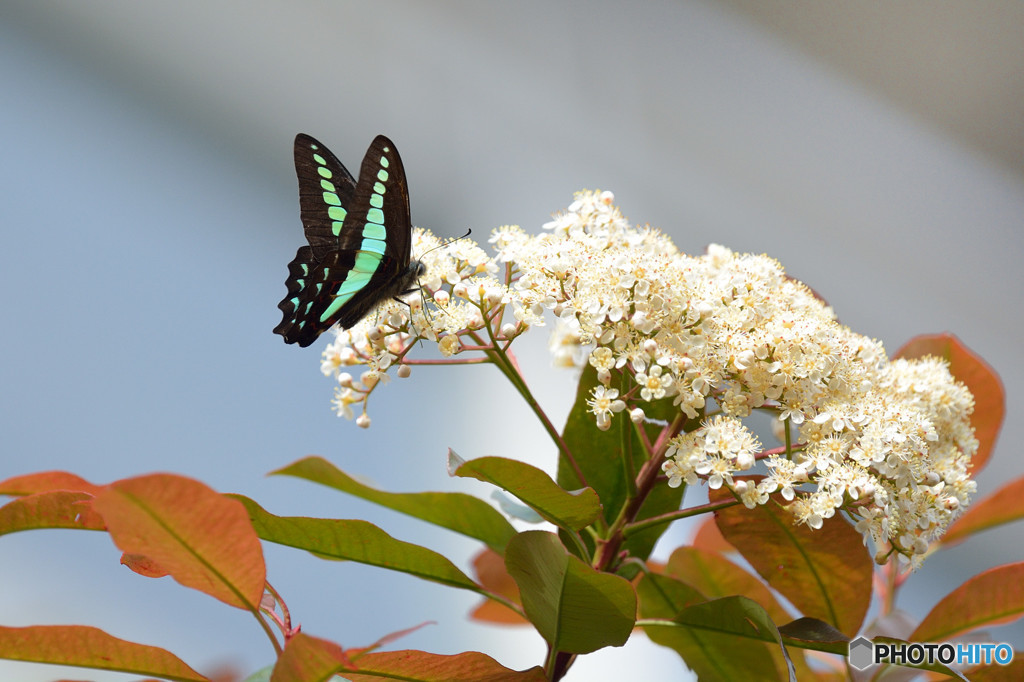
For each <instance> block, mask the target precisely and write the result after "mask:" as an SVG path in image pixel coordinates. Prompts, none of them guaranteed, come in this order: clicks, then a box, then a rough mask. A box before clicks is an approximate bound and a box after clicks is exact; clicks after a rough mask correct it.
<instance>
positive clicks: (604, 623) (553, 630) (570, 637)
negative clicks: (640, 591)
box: [505, 531, 636, 654]
mask: <svg viewBox="0 0 1024 682" xmlns="http://www.w3.org/2000/svg"><path fill="white" fill-rule="evenodd" d="M505 566H506V567H507V568H508V572H509V574H510V575H511V576H512V578H513V579H514V580H515V581H516V584H517V585H518V586H519V592H520V595H521V597H522V602H523V609H524V610H525V611H526V615H527V617H528V618H529V619H530V622H531V623H533V625H534V627H536V628H537V631H538V632H540V634H541V636H543V637H544V639H545V640H547V642H548V643H549V644H550V645H551V647H552V648H553V649H554V650H556V651H564V652H568V653H574V654H585V653H590V652H591V651H596V650H598V649H601V648H603V647H606V646H622V645H623V644H625V643H626V640H627V639H629V634H630V632H631V630H632V629H633V624H634V622H635V621H636V593H635V592H634V591H633V586H632V585H631V584H630V583H629V581H627V580H625V579H624V578H620V577H619V576H616V575H611V574H608V573H600V572H598V571H596V570H594V569H593V568H591V567H590V566H588V565H586V564H585V563H583V562H582V561H580V560H579V559H577V558H576V557H574V556H572V555H571V554H569V552H567V551H566V549H565V547H563V546H562V544H561V543H560V542H559V541H558V538H557V537H556V536H555V535H553V534H551V533H545V532H543V531H527V532H525V533H520V534H519V535H516V536H515V537H514V538H512V540H511V541H510V542H509V543H508V548H507V549H506V550H505Z"/></svg>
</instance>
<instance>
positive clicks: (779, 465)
mask: <svg viewBox="0 0 1024 682" xmlns="http://www.w3.org/2000/svg"><path fill="white" fill-rule="evenodd" d="M612 202H613V197H612V195H611V193H610V192H603V193H602V192H582V193H580V194H578V195H577V198H576V200H575V201H574V202H573V203H572V204H571V205H570V206H569V208H568V210H567V211H566V212H564V213H562V214H560V215H558V216H557V217H556V218H555V219H554V220H553V221H552V222H550V223H547V224H546V225H545V226H544V227H545V232H544V233H542V234H540V235H536V236H532V235H527V234H526V233H525V232H523V231H522V230H521V229H520V228H519V227H517V226H505V227H501V228H499V229H497V230H495V231H494V234H493V236H492V238H491V240H490V241H491V243H492V244H493V245H494V247H495V249H496V250H497V256H496V257H495V258H494V259H490V258H488V257H487V256H486V254H485V253H484V252H483V251H482V250H481V249H479V248H478V247H477V246H476V245H475V244H473V243H472V242H470V241H468V240H460V241H454V242H449V243H448V244H446V245H442V246H440V247H439V248H436V250H434V251H428V249H430V248H434V247H438V241H437V240H436V238H434V237H432V236H430V235H428V234H426V233H423V232H420V231H417V233H416V235H415V242H414V250H415V252H416V253H424V254H425V256H424V257H423V260H424V262H425V264H426V265H427V273H428V274H427V277H426V278H425V279H424V280H423V281H422V282H421V284H422V285H423V287H424V290H425V294H426V295H427V296H429V297H431V298H432V306H433V307H434V308H436V310H435V312H433V313H432V314H430V315H425V314H424V310H423V307H422V306H421V305H419V301H418V300H414V301H412V302H411V303H410V304H409V306H403V305H399V304H397V303H389V304H387V305H385V306H382V308H381V310H380V311H379V312H378V313H377V314H376V315H373V314H371V315H370V316H368V318H367V319H365V320H364V321H363V322H361V323H360V324H358V325H356V326H355V327H354V328H353V329H351V330H349V331H348V332H343V333H341V334H339V336H338V337H337V339H336V340H335V342H334V343H332V344H331V346H330V347H329V348H328V349H327V350H326V351H325V352H324V364H323V371H324V373H325V374H332V373H333V374H334V375H335V376H337V377H338V378H339V384H340V386H339V389H338V392H337V394H336V398H335V405H336V406H337V409H338V411H339V414H344V415H346V416H351V405H352V404H354V403H357V402H361V401H363V402H364V401H365V399H366V397H367V396H368V394H369V392H370V391H372V389H373V387H374V386H375V385H376V384H377V383H378V382H379V380H380V378H381V377H382V376H383V373H384V372H385V371H386V370H387V369H388V367H389V366H391V365H393V364H395V363H396V362H398V363H400V362H401V361H402V360H403V359H404V357H405V354H406V353H407V352H408V350H409V349H410V348H411V347H412V345H413V342H414V341H415V340H417V339H428V340H431V341H435V342H436V343H437V344H438V348H439V350H440V352H441V354H442V355H443V356H444V357H446V358H451V357H452V356H454V355H456V354H458V353H460V352H462V351H464V350H466V349H474V348H477V349H483V348H492V349H493V348H507V344H508V343H509V342H511V340H512V339H514V338H515V337H516V336H518V335H519V334H521V333H523V332H524V331H526V330H527V329H529V328H530V327H535V326H541V325H543V324H544V322H545V320H544V318H545V313H546V312H547V311H550V312H552V313H553V314H554V316H555V318H556V320H557V323H556V325H555V327H554V333H553V334H552V339H551V349H552V353H553V355H554V357H555V364H556V365H560V366H574V367H580V366H584V365H585V364H587V363H589V364H590V365H591V366H593V367H594V368H595V370H596V372H597V377H598V381H599V382H600V384H599V385H598V386H596V387H595V388H594V389H593V392H592V397H591V399H590V400H589V401H588V405H589V407H590V410H591V412H592V413H593V414H594V416H595V419H596V424H597V427H598V428H601V429H607V428H609V426H610V425H611V423H612V420H613V419H614V418H615V415H616V414H618V413H620V412H623V411H626V410H627V408H628V415H629V417H630V419H632V420H633V421H635V422H642V421H644V419H645V414H644V406H645V405H648V406H649V405H650V403H651V401H658V400H663V399H670V400H671V401H672V404H673V405H674V406H675V407H676V408H677V409H678V410H679V414H680V416H685V417H686V418H689V419H697V418H704V419H705V421H704V422H703V423H702V424H701V426H700V427H699V428H697V429H696V430H693V431H691V432H689V433H681V434H679V435H677V436H676V437H674V438H673V439H671V440H670V441H669V444H668V449H667V451H666V453H665V454H666V455H667V459H666V460H665V462H664V465H663V470H664V472H665V473H666V474H667V476H668V481H669V485H673V486H677V485H680V484H681V483H682V482H684V481H685V482H687V483H688V484H694V483H696V482H698V481H699V480H706V481H707V482H708V484H709V486H711V487H712V488H717V487H720V486H722V485H725V486H727V487H729V488H730V489H731V490H733V491H734V492H735V493H736V494H737V495H738V496H739V497H740V499H741V500H742V501H743V502H744V503H745V504H746V505H747V506H749V507H753V506H754V505H757V504H764V503H765V502H767V501H768V496H769V494H770V493H773V492H776V491H779V492H780V494H781V496H782V498H783V499H784V500H786V501H787V502H788V503H789V506H790V509H791V510H792V511H793V513H794V515H795V517H796V518H797V520H798V521H800V522H802V523H806V524H808V525H809V526H811V527H812V528H815V527H820V525H821V524H822V522H823V519H826V518H829V517H831V516H833V515H834V514H835V513H836V511H837V510H844V511H845V512H846V513H848V514H849V515H850V516H851V517H852V518H853V519H854V520H855V521H856V522H857V527H858V529H859V530H860V531H861V532H862V533H863V534H864V536H865V539H868V538H870V539H871V540H872V541H873V542H874V543H875V546H876V548H878V551H879V553H880V556H879V560H884V558H885V556H886V552H888V551H889V548H890V547H891V548H892V549H894V550H895V551H896V552H898V553H899V554H901V555H903V556H906V557H909V558H911V560H912V562H914V563H917V562H919V561H920V558H921V557H922V555H923V554H924V553H925V551H926V550H927V547H928V544H929V543H930V542H931V541H932V540H934V539H935V538H937V537H938V536H940V535H941V533H942V532H943V530H944V529H945V527H946V526H947V525H948V524H949V522H950V521H951V520H952V519H953V518H954V517H955V516H956V515H957V514H958V513H959V512H960V511H961V510H962V509H963V508H964V507H965V506H966V504H967V503H968V501H969V496H970V494H971V493H972V492H973V491H974V489H975V484H974V482H973V481H971V480H970V479H969V478H968V476H967V473H966V470H967V465H968V462H969V460H970V457H971V456H972V455H973V454H974V452H975V450H976V449H977V441H976V440H975V438H974V435H973V431H972V429H971V427H970V424H969V421H968V418H969V415H970V413H971V411H972V410H973V397H972V396H971V394H970V392H969V391H967V389H966V388H965V387H964V386H963V385H962V384H959V383H957V382H956V381H954V380H953V378H952V377H951V376H950V374H949V371H948V369H947V367H946V366H945V364H943V363H942V362H940V361H938V360H934V359H925V360H920V361H904V360H899V361H893V362H890V361H889V360H888V359H887V356H886V354H885V351H884V349H883V348H882V346H881V344H880V343H878V342H877V341H875V340H872V339H868V338H866V337H863V336H860V335H858V334H855V333H853V332H851V331H850V330H849V329H847V328H846V327H844V326H842V325H840V324H839V323H838V322H836V320H835V317H834V315H833V314H832V311H831V309H830V308H828V307H827V306H826V305H825V304H823V303H822V302H821V301H820V300H819V299H817V298H816V297H815V295H814V294H813V292H811V291H810V290H809V289H808V288H807V287H805V286H804V285H803V284H801V283H799V282H796V281H793V280H791V279H788V278H787V277H786V276H785V274H784V272H783V269H782V267H781V266H780V265H779V264H778V263H777V262H776V261H775V260H773V259H771V258H768V257H767V256H763V255H762V256H754V255H749V254H742V255H740V254H734V253H733V252H732V251H730V250H729V249H727V248H724V247H721V246H712V247H711V248H710V249H709V251H708V253H707V254H706V255H704V256H701V257H691V256H687V255H684V254H681V253H679V252H678V251H677V249H676V248H675V246H674V245H673V244H672V242H671V241H670V240H669V239H668V237H666V236H665V235H664V234H662V233H660V232H659V231H657V230H654V229H651V228H648V227H633V226H631V225H630V224H629V223H628V222H627V221H626V219H625V218H624V217H623V216H622V214H621V213H620V212H619V210H618V208H617V207H615V206H614V204H613V203H612ZM502 271H503V275H504V277H503V278H502V279H500V280H499V279H498V277H497V274H498V273H499V272H502ZM509 304H511V310H512V316H511V319H508V320H506V308H507V306H508V305H509ZM355 364H360V365H365V366H366V367H367V368H368V370H367V371H366V372H365V373H364V374H363V375H362V378H361V379H360V380H359V381H355V380H353V379H352V377H351V376H350V375H349V374H347V373H343V372H342V371H341V370H342V368H343V367H346V366H349V365H355ZM648 409H650V408H648ZM755 409H757V410H769V411H771V412H772V413H773V414H775V415H777V417H778V419H779V421H780V423H781V425H782V426H783V427H784V429H785V432H786V435H787V438H786V442H787V447H786V448H779V449H778V450H776V451H772V452H771V453H764V452H762V449H761V446H760V444H759V443H758V441H757V439H756V438H755V437H754V436H753V435H752V434H750V433H749V431H748V430H747V429H746V427H745V426H744V424H743V423H742V421H741V420H742V419H743V418H745V417H747V416H749V415H750V414H751V412H752V411H753V410H755ZM711 412H714V413H715V414H714V416H710V418H709V416H708V415H709V413H711ZM361 419H363V420H364V421H365V420H366V415H365V410H364V413H363V415H362V417H361ZM365 423H368V421H365ZM758 460H762V461H763V462H764V464H765V467H766V471H767V475H766V476H764V477H763V478H761V479H760V480H757V481H755V480H747V479H737V478H734V476H735V475H737V474H741V473H744V472H748V473H749V472H750V471H751V469H752V468H753V467H754V465H755V462H756V461H758Z"/></svg>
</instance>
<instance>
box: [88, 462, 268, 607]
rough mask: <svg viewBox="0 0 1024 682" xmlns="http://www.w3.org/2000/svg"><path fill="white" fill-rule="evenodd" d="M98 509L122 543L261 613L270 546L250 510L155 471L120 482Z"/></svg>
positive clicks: (179, 576) (186, 581)
mask: <svg viewBox="0 0 1024 682" xmlns="http://www.w3.org/2000/svg"><path fill="white" fill-rule="evenodd" d="M93 508H94V509H95V510H96V511H97V512H98V513H99V514H100V515H102V516H103V519H104V521H106V523H107V527H108V529H109V531H110V535H111V537H112V538H113V539H114V543H115V544H116V545H117V546H118V547H119V548H120V549H121V551H123V552H125V553H126V554H141V555H143V556H146V557H148V558H149V560H150V561H152V562H155V563H156V564H159V565H160V566H162V567H163V569H164V570H166V571H167V572H168V573H170V575H172V576H173V577H174V579H175V580H177V581H178V582H179V583H181V584H182V585H185V586H186V587H191V588H193V589H196V590H200V591H202V592H205V593H207V594H209V595H211V596H213V597H216V598H217V599H220V600H221V601H222V602H224V603H226V604H229V605H231V606H236V607H238V608H243V609H248V610H250V611H255V610H256V609H257V608H258V607H259V603H260V598H261V597H262V595H263V586H264V583H265V582H266V567H265V566H264V563H263V548H262V546H261V545H260V540H259V538H258V537H257V535H256V532H255V531H254V530H253V527H252V523H250V521H249V514H248V513H247V512H246V510H245V507H243V506H242V504H241V503H239V502H237V501H236V500H232V499H229V498H227V497H224V496H223V495H220V494H218V493H217V492H215V491H214V490H211V489H210V488H208V487H207V486H205V485H203V484H202V483H200V482H199V481H194V480H192V479H189V478H184V477H182V476H174V475H171V474H151V475H149V476H140V477H138V478H131V479H125V480H122V481H117V482H115V483H112V484H111V485H110V486H108V487H106V488H104V489H103V490H101V491H100V492H99V493H98V494H97V495H96V499H95V500H94V501H93Z"/></svg>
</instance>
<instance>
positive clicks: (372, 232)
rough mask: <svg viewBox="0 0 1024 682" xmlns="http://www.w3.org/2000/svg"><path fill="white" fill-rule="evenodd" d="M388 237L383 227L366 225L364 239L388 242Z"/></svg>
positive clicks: (373, 224)
mask: <svg viewBox="0 0 1024 682" xmlns="http://www.w3.org/2000/svg"><path fill="white" fill-rule="evenodd" d="M387 237H388V232H387V230H385V229H384V226H383V225H379V224H377V223H366V225H365V226H364V227H363V238H364V239H376V240H380V241H384V240H386V239H387Z"/></svg>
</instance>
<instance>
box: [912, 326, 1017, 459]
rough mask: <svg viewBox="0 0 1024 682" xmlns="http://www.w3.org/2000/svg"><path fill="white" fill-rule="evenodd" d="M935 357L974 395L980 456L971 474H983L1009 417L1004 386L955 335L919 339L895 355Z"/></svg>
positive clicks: (973, 420) (976, 456) (976, 434)
mask: <svg viewBox="0 0 1024 682" xmlns="http://www.w3.org/2000/svg"><path fill="white" fill-rule="evenodd" d="M925 355H934V356H935V357H939V358H943V359H945V360H947V361H949V371H950V372H951V373H952V374H953V376H954V377H956V378H957V379H959V380H960V381H962V382H964V385H966V386H967V388H968V389H970V391H971V393H973V394H974V414H972V415H971V425H972V426H974V435H975V436H976V437H977V439H978V452H977V453H976V454H975V455H974V457H973V458H972V459H971V466H970V470H969V473H971V474H972V475H974V474H976V473H977V472H979V471H981V469H982V467H984V466H985V463H986V462H988V459H989V457H990V456H991V455H992V449H993V448H994V447H995V445H996V438H997V437H998V436H999V429H1001V428H1002V426H1003V418H1004V417H1005V416H1006V392H1005V391H1004V390H1003V383H1002V382H1001V381H1000V380H999V375H998V374H996V372H995V370H993V369H992V368H991V367H990V366H989V365H988V363H986V362H985V361H984V360H982V359H981V358H980V357H979V356H978V355H977V354H975V353H974V351H972V350H971V349H970V348H968V347H967V346H965V345H964V344H963V342H962V341H960V339H958V338H957V337H956V336H954V335H953V334H927V335H922V336H916V337H914V338H913V339H911V340H910V341H908V342H907V343H906V345H904V346H903V347H902V348H900V349H899V350H898V351H896V355H894V356H893V357H897V358H919V357H922V356H925Z"/></svg>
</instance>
